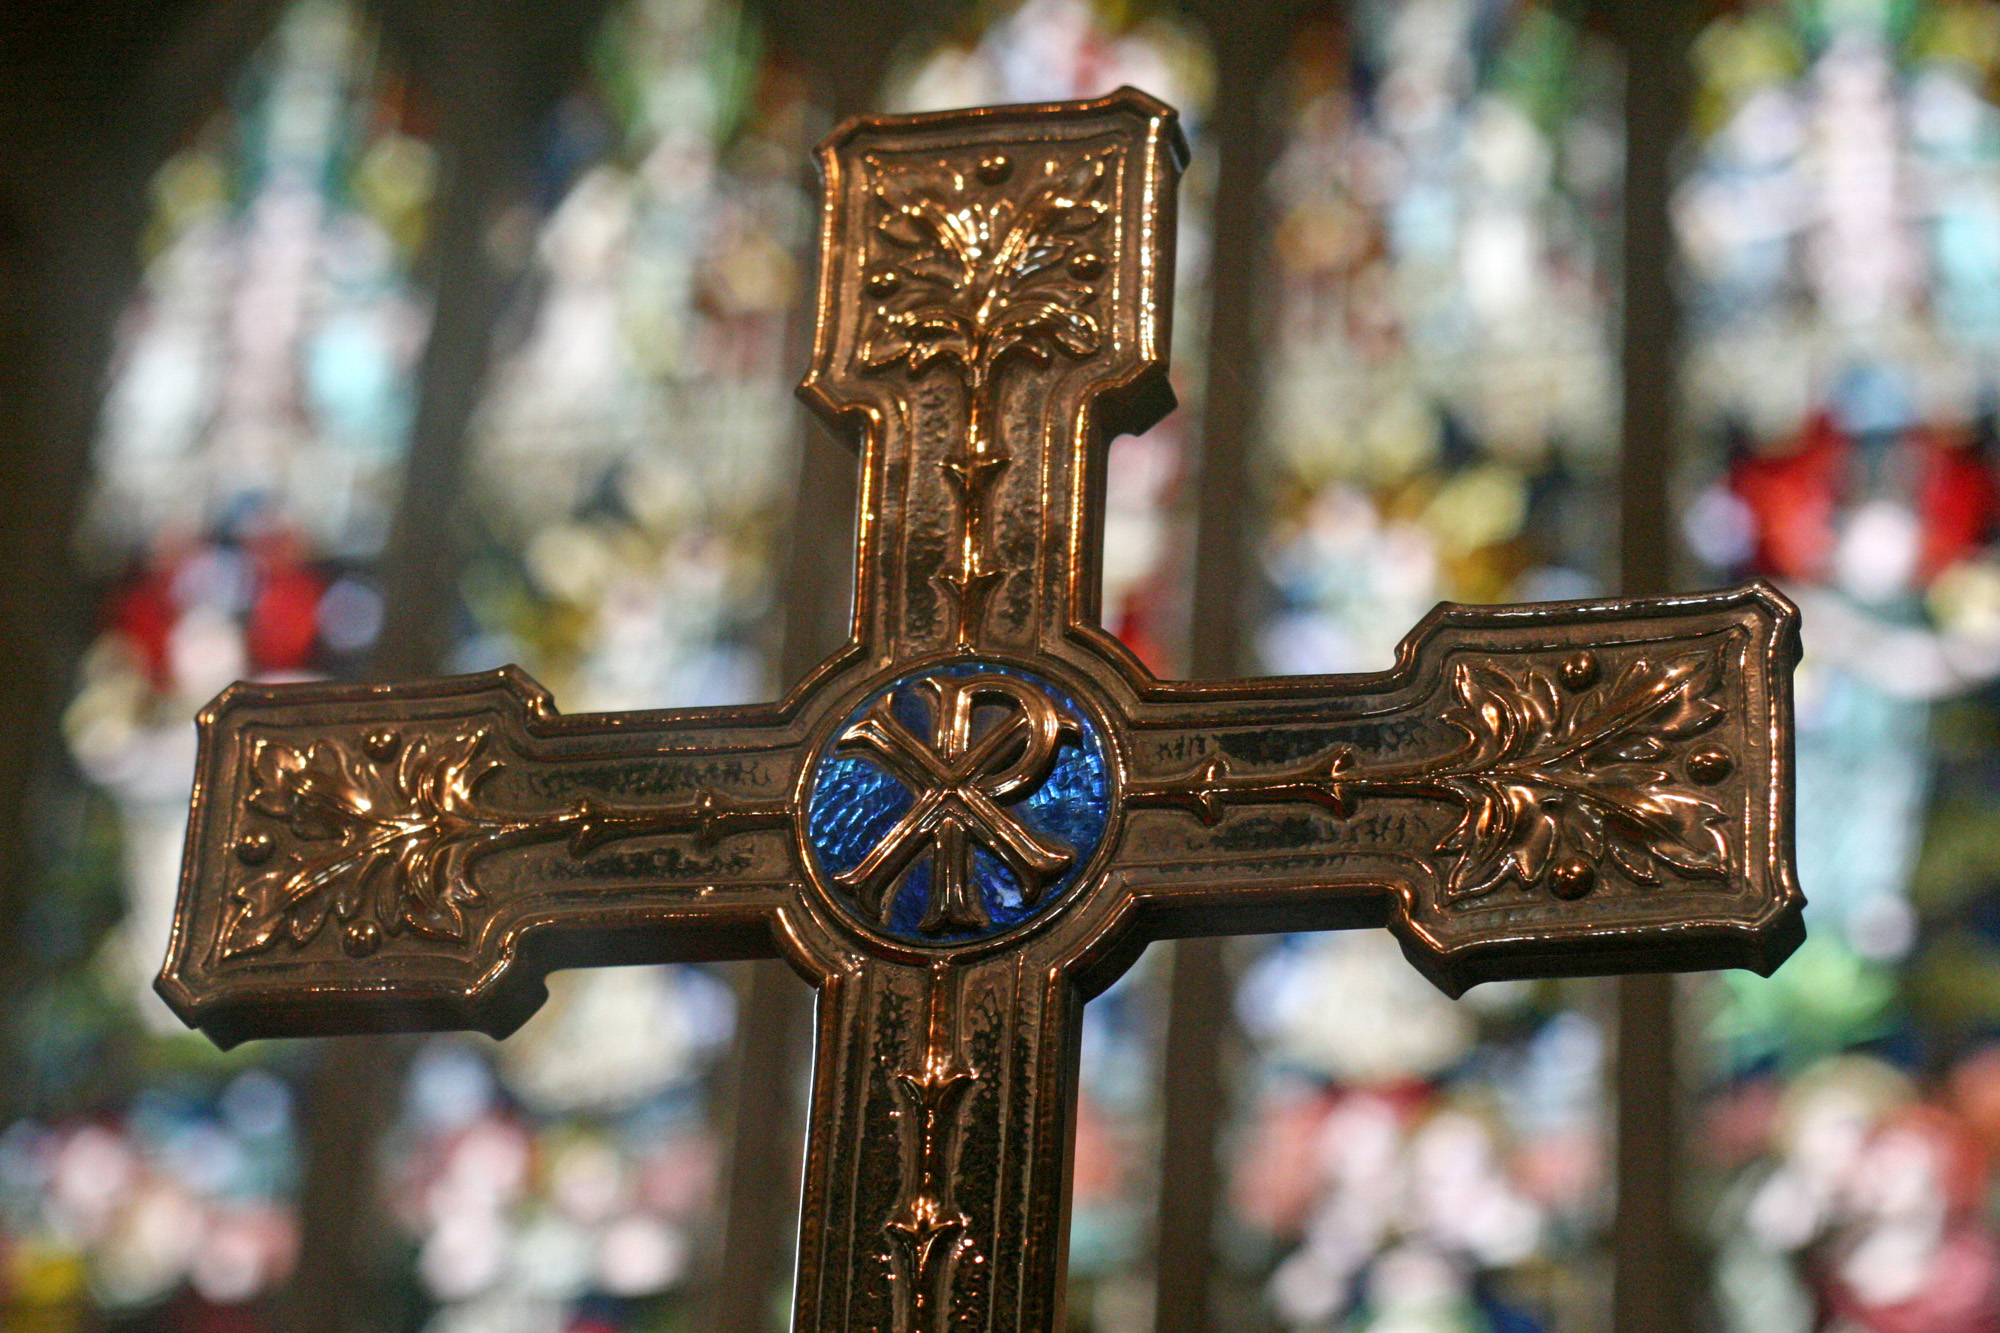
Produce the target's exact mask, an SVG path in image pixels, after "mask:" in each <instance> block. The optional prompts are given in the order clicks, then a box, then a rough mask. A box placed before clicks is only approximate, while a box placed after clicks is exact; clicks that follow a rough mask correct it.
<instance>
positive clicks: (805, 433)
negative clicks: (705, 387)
mask: <svg viewBox="0 0 2000 1333" xmlns="http://www.w3.org/2000/svg"><path fill="white" fill-rule="evenodd" d="M761 8H762V13H761V17H762V18H763V20H764V22H765V23H766V25H767V27H768V29H769V34H770V37H771V40H772V43H773V45H774V46H775V47H776V48H777V50H778V51H779V53H780V56H781V58H782V59H784V60H786V61H787V62H788V63H790V64H791V65H793V66H794V67H795V68H796V69H797V70H799V72H800V73H802V74H803V75H804V76H805V77H806V79H807V82H808V85H809V86H810V87H811V88H812V89H813V90H814V92H815V95H816V96H817V97H818V98H819V99H820V102H821V105H823V106H825V107H826V108H827V109H828V110H829V111H830V112H831V113H832V115H833V117H834V118H836V119H838V118H839V117H842V116H847V115H851V114H854V113H855V112H858V111H863V110H866V109H868V107H869V106H870V105H871V104H872V102H873V99H874V96H875V91H876V85H877V84H878V83H879V82H880V80H881V77H882V72H883V70H884V68H885V67H886V65H887V63H888V58H889V53H890V51H891V50H892V49H893V47H894V44H895V42H897V41H898V40H900V38H901V36H902V33H903V31H904V29H905V27H906V25H907V24H909V23H910V22H911V21H912V20H913V18H915V17H917V16H916V15H913V14H911V13H910V12H907V11H905V12H895V11H893V10H892V9H890V8H888V7H885V6H879V5H866V6H855V7H850V8H848V9H845V10H842V11H840V12H838V13H835V12H833V11H831V10H829V9H827V8H825V7H822V6H818V5H813V4H809V3H801V2H800V0H766V3H765V5H764V6H762V7H761ZM857 9H858V10H859V11H860V12H855V11H856V10H857ZM803 276H804V278H805V282H806V286H805V290H807V291H810V290H811V283H812V274H811V273H809V272H808V273H806V274H805V275H803ZM811 319H812V309H811V304H810V302H805V303H802V304H801V309H800V313H799V327H798V329H797V330H796V332H795V335H794V337H793V339H792V342H793V345H794V347H795V348H796V349H797V358H796V359H797V363H798V365H799V367H800V369H801V371H803V369H804V366H805V364H806V360H807V358H808V355H809V353H810V350H811V347H812V328H811ZM797 420H798V421H799V423H800V435H801V438H800V441H799V471H798V490H797V494H796V496H795V498H794V502H793V505H792V515H791V524H790V534H789V540H788V542H787V545H786V549H785V552H784V554H783V556H782V562H783V580H784V582H783V585H782V586H783V593H782V597H781V604H782V606H783V608H784V621H785V623H784V631H783V637H782V646H781V647H780V650H779V653H778V676H779V681H778V685H779V688H780V690H788V689H790V688H791V687H792V686H793V685H795V684H797V683H798V681H799V680H800V678H801V677H803V676H804V675H805V674H806V673H807V672H808V671H810V670H811V669H812V668H813V666H814V665H815V664H816V663H818V662H819V661H820V659H821V658H823V657H825V656H826V655H827V654H828V653H830V652H832V651H833V650H834V649H835V648H837V647H839V646H840V644H841V642H842V641H843V640H844V639H845V638H846V636H847V628H848V608H849V606H850V604H851V602H852V598H853V592H854V589H853V570H852V567H851V564H852V562H851V560H850V558H849V553H850V552H851V551H852V550H853V549H854V520H855V512H854V511H855V504H856V498H857V468H856V458H855V454H854V451H853V450H852V449H851V448H849V447H848V445H847V443H846V442H844V441H840V440H836V439H835V438H834V437H833V435H832V434H831V433H830V432H829V431H827V429H826V428H825V426H823V425H822V424H821V423H820V422H819V420H818V419H817V418H816V417H813V416H812V415H811V414H810V413H807V412H804V411H800V412H799V413H798V414H797ZM738 996H739V1003H740V1006H741V1007H740V1009H739V1010H738V1015H737V1036H736V1049H735V1053H734V1056H733V1057H732V1061H731V1068H730V1072H729V1076H728V1077H729V1090H728V1094H727V1095H728V1098H729V1102H728V1107H729V1109H728V1111H727V1120H728V1127H727V1129H726V1131H725V1133H726V1135H727V1140H728V1147H727V1153H728V1156H727V1159H726V1162H725V1165H724V1168H723V1174H724V1178H723V1185H722V1190H723V1216H722V1240H721V1250H720V1254H719V1255H718V1256H717V1260H716V1268H715V1279H714V1285H713V1287H712V1289H711V1290H710V1291H709V1292H708V1293H707V1297H706V1300H705V1305H706V1307H707V1311H708V1318H707V1319H706V1320H705V1321H704V1322H703V1323H701V1325H700V1326H701V1327H704V1328H712V1329H715V1330H717V1333H767V1331H768V1330H774V1329H778V1328H782V1327H784V1324H785V1321H786V1319H787V1317H788V1316H787V1311H788V1310H789V1308H790V1302H789V1301H786V1300H783V1299H781V1288H780V1284H781V1283H783V1284H785V1287H784V1288H783V1289H784V1290H786V1291H788V1290H789V1281H788V1279H789V1275H790V1263H789V1259H790V1254H791V1248H792V1238H793V1235H794V1233H795V1232H796V1229H797V1226H798V1219H799V1187H800V1172H801V1169H802V1167H803V1165H804V1113H803V1111H804V1108H803V1107H802V1106H801V1104H800V1091H801V1089H802V1087H803V1084H802V1083H801V1081H800V1080H799V1079H798V1077H797V1074H798V1073H799V1060H800V1058H801V1056H802V1054H803V1053H804V1052H805V1051H806V1050H807V1049H809V1044H810V1035H809V1034H810V1032H811V1006H810V1003H809V999H810V991H809V990H808V988H807V987H806V985H805V983H804V982H802V981H801V980H800V979H799V978H797V977H795V976H793V975H792V974H791V971H790V969H789V968H787V967H786V965H785V964H783V963H781V962H775V961H773V962H756V963H749V964H747V965H745V969H744V973H743V980H742V984H741V986H740V988H739V990H738Z"/></svg>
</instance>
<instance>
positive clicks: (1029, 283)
mask: <svg viewBox="0 0 2000 1333" xmlns="http://www.w3.org/2000/svg"><path fill="white" fill-rule="evenodd" d="M866 161H867V168H868V172H869V180H870V182H871V184H870V187H869V190H870V200H871V209H872V222H871V226H870V246H869V251H868V260H867V271H866V276H865V277H864V279H863V287H864V289H865V291H866V293H867V295H868V296H869V297H871V298H873V299H874V300H875V302H876V304H875V305H874V307H873V309H872V310H870V311H869V312H868V315H867V317H866V323H865V326H864V328H865V332H864V334H863V340H862V345H861V352H860V360H861V364H862V365H863V366H864V367H865V368H867V369H869V370H880V369H883V368H886V367H888V366H891V365H895V364H898V363H900V364H902V365H903V366H905V367H906V368H907V369H908V371H909V373H910V374H911V375H912V376H916V375H921V374H923V373H925V372H926V371H927V370H929V369H930V368H931V367H933V366H936V365H940V364H941V365H945V366H948V367H950V368H951V369H952V370H953V371H955V372H956V373H957V375H958V377H959V382H960V384H961V386H962V387H963V388H964V391H965V402H966V427H965V437H964V444H963V448H962V449H961V450H960V452H959V455H958V456H957V457H956V458H946V459H940V460H938V466H939V467H940V468H942V469H944V473H945V478H946V481H947V482H948V483H949V485H950V489H951V493H952V496H953V498H954V500H955V501H956V503H957V506H958V514H959V523H958V542H957V551H956V553H955V555H956V563H955V567H954V568H952V569H950V570H948V571H945V572H941V573H939V574H938V575H937V576H936V579H937V582H938V584H939V586H940V587H942V588H943V589H944V590H945V592H946V593H947V594H948V595H949V596H950V597H951V599H952V602H953V605H954V608H955V619H956V625H957V640H958V646H959V647H961V648H963V647H968V646H970V644H971V642H972V639H973V636H974V635H976V634H977V632H978V630H979V627H980V626H981V625H982V624H983V623H984V620H985V610H986V604H987V601H988V599H989V598H990V597H991V596H992V594H993V591H994V589H995V588H996V587H997V586H998V585H999V583H1000V580H1001V579H1002V578H1003V577H1004V576H1005V573H1006V571H1005V570H1004V569H1003V568H1000V567H997V566H993V565H991V564H989V562H988V553H987V551H986V542H985V522H986V504H987V494H988V492H989V491H990V489H991V488H992V486H993V483H994V482H995V481H997V480H998V479H999V477H1000V475H1001V473H1003V472H1004V471H1005V470H1006V469H1007V466H1008V464H1009V462H1010V461H1011V460H1010V459H1009V458H1008V456H1007V453H1006V451H1005V450H1004V449H1002V448H1001V447H1000V444H999V440H998V435H999V430H998V422H997V408H998V396H999V394H998V385H999V377H1000V371H1001V369H1002V368H1003V367H1004V366H1005V365H1006V364H1007V363H1008V362H1009V361H1010V360H1014V359H1019V360H1023V361H1027V362H1031V363H1032V364H1035V365H1041V366H1046V365H1048V364H1049V362H1050V361H1051V360H1053V359H1054V358H1055V356H1056V355H1057V354H1058V353H1062V354H1066V355H1068V356H1071V357H1086V356H1089V355H1091V354H1092V353H1093V352H1095V351H1096V350H1097V348H1098V345H1099V344H1100V343H1101V342H1102V340H1103V329H1102V326H1101V325H1100V324H1099V322H1098V318H1097V315H1096V314H1095V313H1093V311H1092V309H1091V306H1092V303H1093V302H1094V301H1095V299H1096V297H1097V295H1098V285H1097V284H1098V280H1099V279H1100V278H1102V277H1103V276H1104V274H1105V273H1106V271H1107V269H1108V261H1107V260H1106V258H1105V256H1104V253H1103V250H1102V247H1101V245H1099V244H1097V241H1098V234H1099V233H1100V232H1101V231H1102V230H1103V227H1102V224H1103V222H1104V219H1105V218H1106V216H1107V215H1108V214H1109V213H1110V211H1111V205H1110V204H1109V203H1108V202H1107V201H1106V200H1105V199H1104V198H1103V196H1104V195H1105V194H1106V193H1108V190H1107V188H1106V187H1107V184H1108V182H1109V181H1110V179H1111V173H1112V167H1113V164H1114V162H1115V155H1114V154H1112V153H1089V154H1085V155H1083V156H1080V157H1076V158H1071V159H1069V160H1063V159H1060V158H1054V157H1051V158H1047V159H1045V160H1043V161H1042V162H1040V163H1039V164H1038V165H1036V166H1034V167H1031V168H1028V169H1026V170H1017V165H1016V163H1015V161H1014V159H1013V158H1012V157H1010V156H1008V155H1007V154H1005V153H992V154H989V155H987V156H985V157H982V158H980V159H978V161H977V162H976V163H973V164H970V165H969V166H968V165H967V164H955V163H952V162H946V161H940V162H935V163H929V164H924V165H921V166H914V167H913V166H911V165H909V164H907V163H891V162H888V161H885V160H883V159H881V158H876V157H870V158H868V159H866Z"/></svg>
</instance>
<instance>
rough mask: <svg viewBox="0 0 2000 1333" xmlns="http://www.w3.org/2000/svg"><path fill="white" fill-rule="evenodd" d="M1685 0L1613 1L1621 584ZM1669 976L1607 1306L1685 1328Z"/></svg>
mask: <svg viewBox="0 0 2000 1333" xmlns="http://www.w3.org/2000/svg"><path fill="white" fill-rule="evenodd" d="M1688 10H1689V6H1688V5H1687V4H1686V3H1685V0H1674V2H1673V3H1661V4H1652V5H1626V6H1621V7H1620V9H1619V11H1618V12H1619V16H1620V17H1619V22H1620V24H1621V26H1622V36H1623V39H1624V47H1625V210H1624V232H1623V251H1624V253H1623V263H1622V276H1623V283H1624V300H1623V326H1622V329H1621V346H1620V354H1621V368H1622V371H1623V382H1624V420H1623V428H1622V444H1623V448H1624V453H1623V461H1622V464H1621V474H1620V496H1619V499H1620V509H1621V513H1622V515H1623V518H1622V523H1621V526H1620V529H1619V570H1620V582H1621V585H1622V588H1623V591H1624V592H1625V593H1626V594H1627V595H1629V596H1643V595H1647V594H1655V593H1663V592H1666V591H1668V590H1669V588H1670V587H1671V585H1672V582H1673V555H1672V552H1673V549H1674V542H1673V526H1672V515H1671V510H1670V490H1671V486H1670V483H1671V480H1672V477H1673V465H1674V440H1675V434H1674V420H1675V415H1676V410H1677V408H1678V406H1679V370H1680V362H1679V339H1678V329H1677V321H1676V318H1675V315H1676V311H1675V305H1674V285H1673V231H1672V225H1671V216H1670V212H1669V203H1670V198H1671V193H1672V189H1673V154H1674V148H1675V145H1676V144H1677V143H1678V142H1679V140H1680V137H1681V130H1682V126H1683V125H1684V123H1685V108H1686V97H1687V93H1686V62H1687V38H1688V29H1689V23H1688ZM1676 1057H1677V1051H1676V1049H1675V1021H1674V981H1673V978H1672V977H1671V976H1639V977H1625V978H1623V979H1622V980H1621V981H1620V982H1619V985H1618V1055H1617V1066H1616V1068H1617V1098H1618V1129H1617V1134H1618V1143H1617V1165H1618V1215H1617V1220H1616V1223H1615V1225H1614V1228H1613V1242H1612V1243H1613V1276H1612V1307H1613V1327H1614V1328H1615V1329H1616V1330H1617V1333H1669V1331H1670V1330H1677V1329H1686V1328H1689V1327H1691V1323H1690V1319H1691V1316H1692V1312H1693V1311H1694V1310H1695V1309H1696V1308H1697V1304H1698V1303H1697V1302H1696V1301H1694V1300H1692V1299H1690V1297H1691V1296H1692V1295H1693V1294H1694V1292H1695V1291H1696V1290H1697V1289H1698V1288H1697V1283H1696V1274H1695V1272H1694V1269H1693V1265H1692V1264H1691V1262H1690V1259H1689V1254H1688V1250H1687V1247H1686V1246H1685V1244H1684V1243H1683V1240H1682V1238H1681V1236H1680V1235H1679V1231H1678V1227H1677V1225H1676V1223H1677V1219H1676V1216H1675V1199H1674V1188H1673V1185H1674V1179H1675V1164H1676V1160H1677V1151H1676V1150H1677V1147H1678V1126H1677V1116H1676V1114H1675V1113H1676V1104H1677V1100H1678V1097H1679V1093H1680V1088H1679V1079H1678V1077H1677V1064H1678V1061H1677V1058H1676Z"/></svg>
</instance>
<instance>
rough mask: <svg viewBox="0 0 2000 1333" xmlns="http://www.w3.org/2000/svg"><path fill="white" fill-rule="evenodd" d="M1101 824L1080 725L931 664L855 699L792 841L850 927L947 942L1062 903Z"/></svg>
mask: <svg viewBox="0 0 2000 1333" xmlns="http://www.w3.org/2000/svg"><path fill="white" fill-rule="evenodd" d="M1110 812H1111V795H1110V779H1109V776H1108V770H1107V765H1106V762H1105V752H1104V739H1103V737H1102V736H1101V735H1100V734H1099V731H1098V728H1097V726H1096V724H1095V723H1094V722H1093V721H1092V720H1091V716H1090V714H1089V713H1087V712H1085V711H1084V710H1083V709H1082V708H1081V707H1080V706H1078V704H1077V702H1076V700H1075V699H1073V698H1072V697H1070V695H1068V694H1067V693H1065V692H1064V691H1062V690H1060V689H1057V688H1056V687H1055V686H1054V685H1051V684H1050V683H1049V682H1048V681H1046V680H1043V679H1042V678H1041V677H1039V676H1036V675H1034V674H1032V673H1030V672H1027V671H1022V670H1020V669H1018V668H1015V667H1003V666H995V665H991V664H986V663H965V664H955V665H952V666H945V667H933V668H929V669H927V670H924V671H918V672H912V673H911V674H910V675H907V676H904V677H902V678H901V679H899V680H897V681H895V682H893V683H892V684H890V685H889V686H887V687H886V688H884V689H882V690H879V691H877V692H876V693H875V694H873V695H870V696H869V697H868V698H867V699H865V700H863V701H862V703H861V705H860V706H859V707H857V708H856V709H855V710H854V711H853V713H851V714H849V716H848V717H847V719H846V720H845V721H844V722H843V723H842V724H841V726H840V727H839V729H838V730H836V731H835V732H834V736H833V739H832V741H831V742H830V743H829V744H828V746H827V748H826V750H825V751H824V752H822V753H821V755H820V757H819V759H818V761H817V763H816V765H815V768H814V771H813V777H812V785H811V790H810V792H809V793H808V795H807V798H806V812H805V813H806V842H807V844H808V846H809V847H810V848H811V850H812V854H813V856H814V858H815V859H816V860H817V862H818V868H819V870H820V874H821V878H822V881H823V882H824V883H825V884H826V885H827V887H828V888H829V890H830V891H831V892H832V894H833V896H834V897H835V898H836V899H838V900H839V901H840V902H841V904H842V905H843V906H844V907H846V908H847V909H848V911H849V912H851V913H852V914H853V915H854V916H855V917H857V918H859V919H860V920H862V921H864V922H866V923H867V924H868V925H870V926H873V927H875V928H876V929H878V930H881V931H882V932H883V933H885V934H888V935H891V936H893V937H895V938H897V939H902V940H907V941H910V942H912V943H920V944H956V943H963V942H966V941H969V940H977V939H983V938H986V937H988V936H992V935H998V934H1000V933H1002V932H1004V931H1007V930H1011V929H1013V928H1014V927H1015V926H1018V925H1020V924H1021V923H1022V922H1025V921H1028V920H1030V919H1032V918H1034V917H1036V916H1039V915H1041V914H1042V913H1044V912H1047V911H1049V910H1050V909H1051V908H1052V907H1053V906H1054V905H1055V904H1056V903H1058V902H1060V901H1062V898H1063V896H1064V894H1066V893H1067V892H1068V891H1069V890H1070V888H1071V887H1073V886H1074V885H1075V883H1076V881H1077V879H1078V878H1079V877H1080V875H1081V874H1082V871H1083V868H1084V867H1085V866H1086V865H1087V864H1088V863H1089V861H1090V858H1091V855H1092V853H1094V852H1095V851H1096V850H1097V846H1098V844H1099V843H1100V842H1102V841H1103V838H1104V829H1105V824H1106V821H1107V820H1108V819H1109V817H1110Z"/></svg>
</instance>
